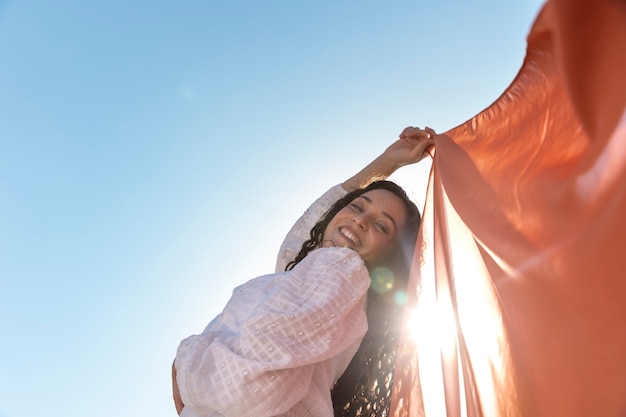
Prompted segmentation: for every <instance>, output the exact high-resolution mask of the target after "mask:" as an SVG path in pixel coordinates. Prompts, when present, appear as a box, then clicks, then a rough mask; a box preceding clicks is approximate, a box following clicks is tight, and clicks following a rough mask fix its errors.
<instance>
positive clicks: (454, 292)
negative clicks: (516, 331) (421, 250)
mask: <svg viewBox="0 0 626 417" xmlns="http://www.w3.org/2000/svg"><path fill="white" fill-rule="evenodd" d="M423 227H424V239H425V241H426V243H427V245H433V246H434V244H433V243H432V239H433V237H432V234H431V232H430V231H429V230H428V229H429V227H428V225H427V223H426V224H425V225H424V226H423ZM446 227H447V230H446V232H447V235H448V236H454V239H448V240H446V241H442V242H438V243H437V244H438V245H440V250H441V251H443V252H445V253H447V254H448V256H450V258H451V260H452V262H449V263H445V264H441V265H439V264H438V262H444V260H443V259H435V258H436V255H435V253H433V252H430V253H431V254H432V255H431V256H432V258H425V259H423V260H422V264H421V265H420V276H421V277H423V279H422V280H421V282H420V290H419V299H418V301H417V303H416V305H415V306H414V308H413V309H412V310H411V312H410V315H409V318H408V320H407V325H408V326H409V329H408V331H409V334H410V335H411V339H412V341H413V342H414V343H415V346H416V351H417V355H418V364H419V379H420V384H421V387H422V394H423V402H424V411H425V413H426V415H427V416H446V415H447V414H448V413H450V412H452V414H453V415H459V416H465V415H467V414H468V410H475V409H480V410H482V412H483V415H484V416H485V417H488V416H494V417H495V416H497V415H498V411H499V409H500V407H499V406H500V401H501V398H499V397H498V395H497V392H498V389H499V387H502V386H503V384H506V383H507V382H506V381H508V379H510V378H511V376H510V375H509V374H507V372H506V369H507V367H506V364H507V363H508V362H507V359H508V358H509V356H510V354H509V351H508V344H507V343H506V338H505V337H504V325H503V320H502V315H501V311H500V306H499V302H498V296H497V293H496V290H495V288H494V287H493V283H492V281H491V278H490V275H489V273H488V271H487V269H486V267H485V265H484V262H483V258H482V254H481V252H480V250H479V245H480V244H479V243H478V242H477V241H476V239H475V238H474V236H473V235H472V234H471V233H470V232H469V231H468V230H467V229H466V228H465V227H464V225H463V223H462V221H461V220H460V219H459V218H458V215H457V214H456V212H455V211H454V210H453V209H452V207H451V206H448V207H447V210H446ZM435 266H437V268H436V267H435ZM435 270H437V271H438V272H439V275H436V274H435ZM441 274H444V275H445V276H442V275H441ZM457 320H458V321H457ZM462 349H466V350H465V351H463V350H462ZM468 360H469V361H470V363H464V361H468ZM455 366H456V368H455ZM446 369H447V372H445V373H444V370H446ZM463 369H465V370H466V372H469V374H467V375H464V374H463ZM466 378H469V379H466ZM457 383H458V391H457V390H456V388H455V387H457ZM466 388H468V389H472V390H475V392H474V393H473V394H472V395H471V396H469V397H467V398H466V397H465V390H466ZM513 394H514V393H513ZM446 396H448V398H446ZM446 403H447V407H448V408H447V407H446Z"/></svg>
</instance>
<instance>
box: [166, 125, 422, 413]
mask: <svg viewBox="0 0 626 417" xmlns="http://www.w3.org/2000/svg"><path fill="white" fill-rule="evenodd" d="M433 134H434V132H433V131H432V130H430V129H428V128H427V130H421V129H418V128H413V127H409V128H406V129H405V130H404V131H403V133H402V134H401V135H400V139H399V140H398V141H396V142H394V143H393V144H392V145H390V146H389V147H388V148H387V149H386V150H385V151H384V152H383V153H382V154H381V155H380V156H379V157H378V158H376V159H375V160H374V161H372V162H371V163H370V164H369V165H367V166H366V167H365V168H364V169H362V170H361V171H360V172H358V173H357V174H356V175H354V176H353V177H351V178H350V179H348V180H347V181H345V182H344V183H343V184H341V185H338V186H335V187H333V188H331V189H330V190H329V191H328V192H327V193H326V194H324V195H323V196H322V197H320V198H319V199H318V200H317V201H316V202H315V203H314V204H313V205H312V206H311V207H310V208H309V209H308V210H307V211H306V212H305V214H304V215H303V216H302V217H301V218H300V219H299V220H298V222H297V223H296V224H295V225H294V226H293V227H292V229H291V231H290V232H289V234H288V235H287V238H286V239H285V241H284V243H283V245H282V246H281V250H280V253H279V257H278V262H277V268H276V271H277V273H275V274H271V275H266V276H262V277H258V278H255V279H253V280H251V281H249V282H247V283H246V284H244V285H242V286H240V287H238V288H237V289H235V291H234V292H233V296H232V297H231V299H230V300H229V302H228V303H227V305H226V307H225V308H224V310H223V311H222V313H221V314H220V315H219V316H217V317H216V318H215V319H214V320H213V321H212V322H211V323H210V324H209V325H208V326H207V328H206V329H205V330H204V332H203V333H202V334H200V335H196V336H191V337H189V338H187V339H185V340H183V341H182V342H181V345H180V346H179V348H178V351H177V355H176V359H175V362H174V366H173V369H172V377H173V389H174V400H175V404H176V409H177V412H178V413H179V414H180V415H181V416H183V417H200V416H203V417H205V416H206V417H208V416H214V417H218V416H237V417H246V416H255V417H259V416H293V417H300V416H302V417H304V416H314V417H325V416H327V417H331V416H333V415H346V416H347V415H357V414H358V413H363V412H364V411H365V410H368V407H369V411H370V412H372V413H375V412H377V413H381V412H382V413H384V410H385V409H386V408H387V407H388V398H389V393H390V391H391V381H392V375H393V374H392V370H393V365H394V362H395V346H396V340H395V338H396V336H397V329H395V328H394V325H395V324H396V323H398V322H399V314H400V311H401V308H400V307H398V304H397V303H395V302H393V300H392V299H393V295H394V294H395V293H398V291H399V290H400V291H401V290H403V289H404V287H405V286H406V279H407V276H408V266H409V263H410V257H411V256H412V253H413V244H414V242H415V238H416V235H417V230H418V228H419V221H420V217H419V212H418V211H417V208H416V207H415V205H414V204H413V203H412V202H411V201H410V200H409V199H408V198H407V196H406V194H405V193H404V191H402V189H401V188H400V187H398V186H397V185H395V184H393V183H391V182H388V181H382V179H384V178H386V177H388V176H389V175H391V174H392V173H393V172H395V170H397V169H398V168H400V167H402V166H405V165H408V164H411V163H415V162H417V161H419V160H421V159H422V158H423V157H424V155H425V150H426V149H427V148H428V147H429V146H430V145H431V144H432V137H431V135H433ZM373 180H377V181H373ZM333 203H334V204H333ZM331 205H332V206H331ZM329 206H331V207H330V209H329ZM402 248H404V249H405V250H402ZM281 271H283V272H281ZM370 275H371V278H370ZM370 284H371V285H370ZM370 288H371V289H370ZM381 289H383V290H387V291H386V292H385V291H384V292H382V293H378V292H376V290H381ZM390 290H394V291H390ZM366 306H367V313H366ZM359 346H360V347H359ZM346 369H347V370H346ZM344 371H345V373H344ZM342 374H343V376H342ZM340 377H341V378H340ZM331 389H332V397H331ZM374 404H375V406H374ZM333 405H334V411H333ZM381 407H382V408H381ZM359 415H367V414H359Z"/></svg>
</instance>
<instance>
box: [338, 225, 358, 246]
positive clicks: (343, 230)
mask: <svg viewBox="0 0 626 417" xmlns="http://www.w3.org/2000/svg"><path fill="white" fill-rule="evenodd" d="M339 233H341V234H342V235H343V236H344V237H345V238H346V239H348V240H349V241H350V242H352V243H353V244H354V245H355V246H359V245H360V244H361V241H360V240H359V238H358V236H356V235H355V234H354V233H352V232H351V231H350V230H348V229H346V228H345V227H340V228H339Z"/></svg>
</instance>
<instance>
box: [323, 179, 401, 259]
mask: <svg viewBox="0 0 626 417" xmlns="http://www.w3.org/2000/svg"><path fill="white" fill-rule="evenodd" d="M406 220H407V210H406V207H405V206H404V203H403V202H402V200H401V199H400V197H398V196H396V195H395V194H394V193H392V192H391V191H387V190H382V189H378V190H371V191H368V192H366V193H364V194H362V195H360V196H359V197H357V198H355V199H354V200H352V202H350V203H349V204H348V205H347V206H346V207H344V208H342V209H341V210H340V211H339V212H338V213H337V214H336V215H335V217H333V218H332V220H331V221H330V222H329V223H328V226H326V230H325V231H324V237H323V243H322V245H323V246H339V247H346V248H350V249H353V250H355V251H356V252H357V253H358V254H359V255H360V256H361V258H362V259H363V261H364V262H365V265H367V266H368V268H373V267H375V266H378V265H380V264H381V262H383V261H384V260H385V259H387V257H388V256H389V254H390V253H391V252H392V251H393V250H394V249H395V248H396V244H397V242H398V235H399V233H400V231H401V230H402V228H403V227H404V225H405V224H406Z"/></svg>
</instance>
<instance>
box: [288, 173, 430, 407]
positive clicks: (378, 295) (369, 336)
mask: <svg viewBox="0 0 626 417" xmlns="http://www.w3.org/2000/svg"><path fill="white" fill-rule="evenodd" d="M378 189H383V190H387V191H390V192H392V193H393V194H394V195H396V196H397V197H399V198H400V199H401V200H402V202H403V203H404V206H405V207H406V211H407V221H406V224H405V226H404V228H403V229H402V230H400V234H399V243H398V248H397V250H395V251H393V253H392V255H391V256H390V258H389V259H387V260H386V261H385V262H384V265H370V266H369V267H370V277H371V279H372V285H371V286H370V289H369V291H368V301H367V310H366V314H367V322H368V330H367V333H366V334H365V337H364V338H363V341H362V342H361V345H360V346H359V349H358V351H357V353H356V354H355V355H354V357H353V358H352V361H351V362H350V364H349V365H348V368H347V369H346V371H345V372H344V373H343V375H342V376H341V377H340V378H339V380H338V381H337V382H336V383H335V385H334V387H333V388H332V400H333V407H334V410H335V416H336V417H355V416H387V415H388V414H389V406H390V400H391V389H392V387H393V371H394V367H395V363H396V353H397V352H396V351H397V346H398V339H399V335H400V323H401V320H402V311H403V300H402V294H406V286H407V283H408V278H409V272H410V266H411V259H412V257H413V252H414V250H415V242H416V240H417V234H418V232H419V226H420V222H421V216H420V213H419V210H418V208H417V206H416V205H415V203H413V202H412V201H411V199H409V197H408V196H407V194H406V192H405V191H404V190H403V189H402V187H400V186H399V185H397V184H396V183H394V182H391V181H386V180H379V181H374V182H372V183H370V184H369V185H367V186H366V187H363V188H359V189H357V190H354V191H352V192H349V193H348V194H346V195H345V196H344V197H343V198H341V199H340V200H338V201H337V202H336V203H335V204H333V206H332V207H331V208H330V209H329V210H328V211H327V212H326V213H325V214H324V215H323V216H322V217H321V218H320V220H319V221H318V222H317V223H316V224H315V226H314V227H313V228H312V229H311V233H310V238H309V239H308V240H307V241H305V242H304V243H303V245H302V248H301V249H300V252H299V253H298V255H297V256H296V258H295V259H294V260H293V261H292V262H290V263H289V264H287V267H286V268H285V270H290V269H292V268H293V267H294V266H295V265H297V264H298V262H300V261H301V260H302V259H304V257H305V256H307V254H309V252H311V251H312V250H314V249H315V248H318V247H320V246H321V243H322V238H323V235H324V231H325V230H326V227H327V226H328V223H329V222H330V221H331V220H332V219H333V217H335V215H336V214H337V213H338V212H339V211H340V210H341V209H343V208H344V207H346V206H347V205H348V204H350V203H351V202H352V201H353V200H354V199H355V198H357V197H359V196H360V195H362V194H364V193H366V192H368V191H371V190H378ZM379 267H382V268H379ZM380 281H383V282H382V283H383V285H378V286H377V285H376V283H377V282H378V283H380ZM381 288H382V289H384V291H381Z"/></svg>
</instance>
